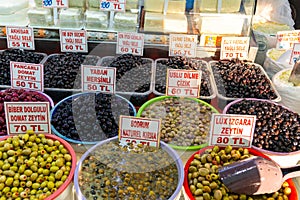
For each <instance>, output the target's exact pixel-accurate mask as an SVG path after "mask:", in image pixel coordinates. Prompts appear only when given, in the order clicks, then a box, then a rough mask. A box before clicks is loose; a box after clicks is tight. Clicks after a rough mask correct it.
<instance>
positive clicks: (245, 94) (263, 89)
mask: <svg viewBox="0 0 300 200" xmlns="http://www.w3.org/2000/svg"><path fill="white" fill-rule="evenodd" d="M209 67H210V69H211V71H212V73H213V79H214V82H215V83H216V87H217V97H218V106H219V107H220V108H221V109H224V107H225V106H226V105H227V104H228V103H230V102H232V101H234V100H236V99H238V98H258V99H267V100H272V101H274V102H280V101H281V97H280V94H279V93H278V91H277V90H276V88H275V86H274V84H273V82H272V81H271V80H270V78H269V77H268V75H267V74H266V72H265V70H264V69H263V68H262V66H260V65H258V64H256V63H251V62H244V61H240V60H220V61H210V62H209Z"/></svg>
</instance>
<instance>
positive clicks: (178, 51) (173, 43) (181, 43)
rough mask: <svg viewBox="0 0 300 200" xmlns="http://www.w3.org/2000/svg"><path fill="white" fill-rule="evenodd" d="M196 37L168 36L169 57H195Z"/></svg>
mask: <svg viewBox="0 0 300 200" xmlns="http://www.w3.org/2000/svg"><path fill="white" fill-rule="evenodd" d="M196 48H197V35H184V34H170V45H169V56H184V57H196Z"/></svg>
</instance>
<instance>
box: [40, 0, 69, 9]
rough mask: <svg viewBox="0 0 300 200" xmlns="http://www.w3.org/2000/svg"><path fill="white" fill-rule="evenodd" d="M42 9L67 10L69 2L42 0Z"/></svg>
mask: <svg viewBox="0 0 300 200" xmlns="http://www.w3.org/2000/svg"><path fill="white" fill-rule="evenodd" d="M42 4H43V7H44V8H68V7H69V0H42Z"/></svg>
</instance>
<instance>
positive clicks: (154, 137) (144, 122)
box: [119, 116, 161, 148]
mask: <svg viewBox="0 0 300 200" xmlns="http://www.w3.org/2000/svg"><path fill="white" fill-rule="evenodd" d="M119 127H120V128H119V141H120V142H121V143H124V144H127V143H135V144H144V145H148V146H154V147H157V148H158V147H159V141H160V127H161V120H160V119H147V118H139V117H129V116H120V123H119Z"/></svg>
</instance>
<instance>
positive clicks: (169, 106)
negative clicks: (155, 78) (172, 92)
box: [137, 96, 218, 150]
mask: <svg viewBox="0 0 300 200" xmlns="http://www.w3.org/2000/svg"><path fill="white" fill-rule="evenodd" d="M213 113H218V111H217V110H216V109H215V108H214V107H213V106H211V105H210V104H208V103H206V102H204V101H202V100H199V99H196V98H184V97H182V98H180V97H171V96H160V97H156V98H153V99H151V100H149V101H147V102H146V103H144V104H143V105H142V106H141V107H140V109H139V110H138V113H137V116H138V117H145V118H158V119H161V120H162V124H161V125H162V126H161V135H160V136H161V137H160V138H161V140H162V141H164V142H166V143H167V144H168V145H170V147H172V148H174V149H177V150H198V149H200V148H203V147H205V146H207V145H208V137H209V130H210V121H211V115H212V114H213Z"/></svg>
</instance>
